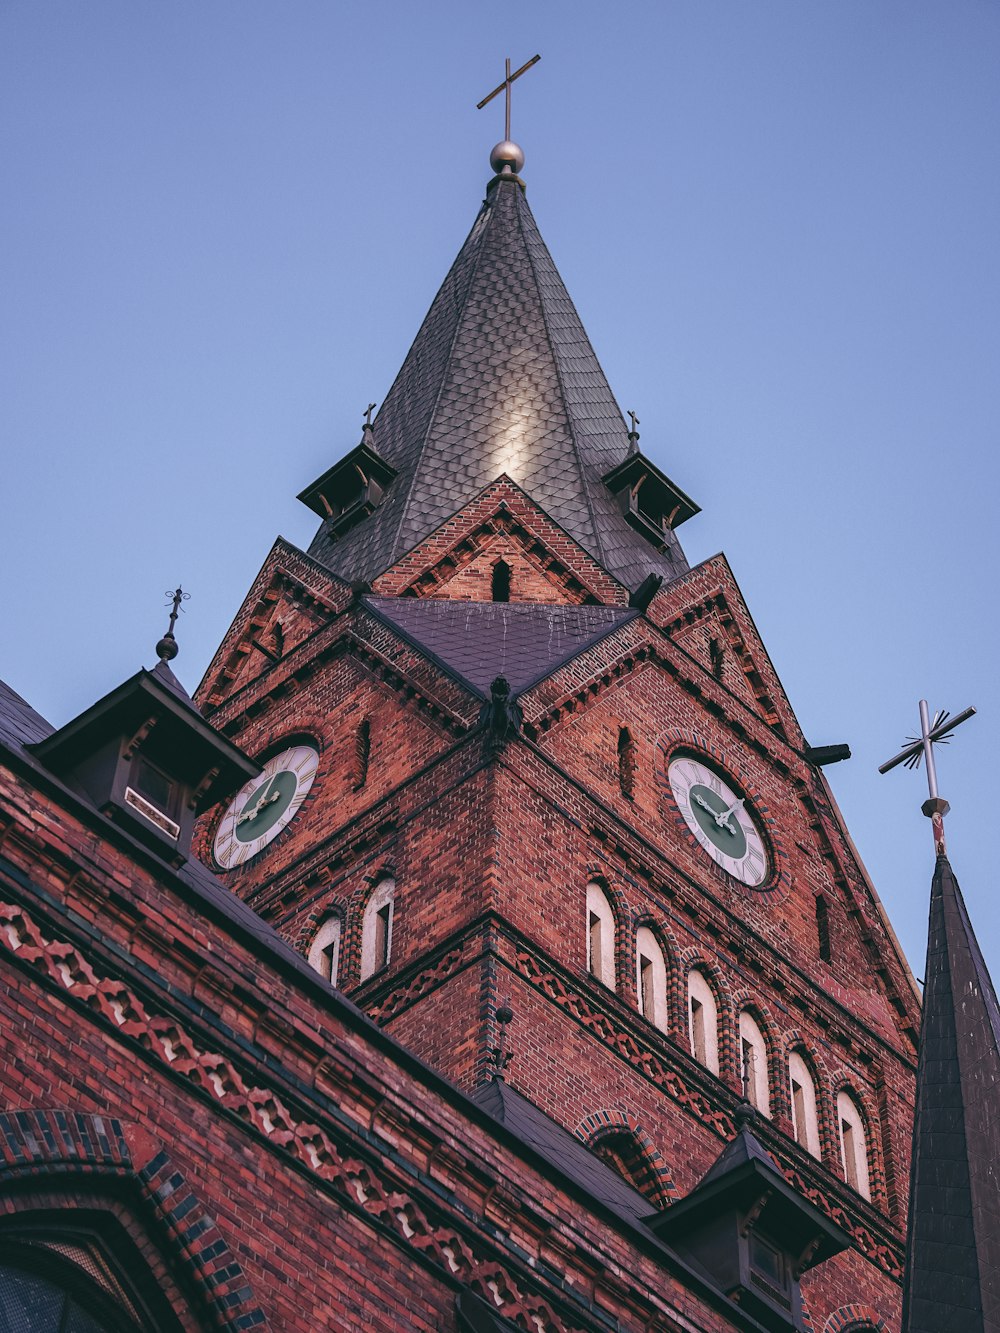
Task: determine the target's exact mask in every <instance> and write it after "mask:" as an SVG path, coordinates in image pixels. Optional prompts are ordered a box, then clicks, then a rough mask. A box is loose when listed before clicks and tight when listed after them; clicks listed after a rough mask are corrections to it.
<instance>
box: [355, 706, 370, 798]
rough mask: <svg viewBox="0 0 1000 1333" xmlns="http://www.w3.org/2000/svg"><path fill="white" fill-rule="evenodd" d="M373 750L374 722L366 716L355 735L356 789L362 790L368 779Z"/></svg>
mask: <svg viewBox="0 0 1000 1333" xmlns="http://www.w3.org/2000/svg"><path fill="white" fill-rule="evenodd" d="M371 752H372V724H371V722H370V721H369V720H368V718H365V719H364V720H363V721H362V722H361V723H359V725H358V729H357V731H356V732H355V735H354V790H355V791H360V790H361V788H362V787H363V786H364V785H365V783H366V782H367V781H368V760H369V758H370V757H371Z"/></svg>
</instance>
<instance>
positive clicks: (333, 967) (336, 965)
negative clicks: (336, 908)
mask: <svg viewBox="0 0 1000 1333" xmlns="http://www.w3.org/2000/svg"><path fill="white" fill-rule="evenodd" d="M342 937H343V923H342V922H341V920H340V917H339V916H328V917H327V918H326V920H325V921H322V922H321V923H320V927H319V929H318V930H317V931H316V934H315V935H314V936H313V942H312V944H310V946H309V953H308V955H307V959H308V963H309V966H310V967H314V968H315V969H316V971H317V972H318V973H319V974H320V976H321V977H323V978H324V980H326V981H329V983H330V985H331V986H336V984H337V977H338V975H339V973H340V944H341V939H342ZM331 949H332V950H333V953H332V955H331V954H330V950H331ZM327 957H329V958H330V967H329V971H328V969H327V967H326V959H327Z"/></svg>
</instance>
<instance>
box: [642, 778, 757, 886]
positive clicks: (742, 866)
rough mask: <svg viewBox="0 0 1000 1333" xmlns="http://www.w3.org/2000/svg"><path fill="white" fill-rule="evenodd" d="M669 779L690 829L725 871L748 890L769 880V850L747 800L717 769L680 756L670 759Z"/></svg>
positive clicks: (675, 798) (671, 788)
mask: <svg viewBox="0 0 1000 1333" xmlns="http://www.w3.org/2000/svg"><path fill="white" fill-rule="evenodd" d="M667 778H668V779H669V782H670V790H671V791H672V792H673V794H674V800H675V801H676V802H677V805H678V807H679V808H680V812H681V814H682V815H683V816H684V819H685V822H686V823H687V826H688V828H689V829H690V830H691V832H692V833H693V834H694V836H695V837H696V838H697V839H698V842H699V843H700V844H701V846H702V847H704V849H705V851H706V852H708V854H709V856H710V857H711V858H712V860H713V861H716V862H717V863H718V864H719V865H720V866H722V868H723V870H725V871H727V872H728V873H729V874H730V875H733V876H734V877H735V878H736V879H738V880H740V881H741V882H742V883H743V884H746V885H749V887H750V888H757V887H759V886H760V885H761V884H763V883H764V881H765V880H766V879H767V877H768V874H769V873H770V871H769V868H768V859H767V850H766V848H765V846H764V841H763V839H762V838H761V836H760V833H759V832H758V829H757V825H756V824H755V823H754V820H753V817H752V816H751V814H750V813H749V811H748V810H747V808H746V800H745V799H744V798H743V797H741V796H737V795H736V793H735V792H734V791H733V790H732V788H730V787H729V786H727V785H726V783H725V782H723V780H722V778H720V777H719V775H718V773H716V772H715V771H714V769H711V768H708V767H707V766H706V765H705V764H702V763H700V762H699V761H698V760H697V759H692V758H690V757H689V756H687V755H682V756H680V757H679V758H677V759H672V760H671V761H670V764H669V766H668V768H667Z"/></svg>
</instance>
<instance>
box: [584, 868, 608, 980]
mask: <svg viewBox="0 0 1000 1333" xmlns="http://www.w3.org/2000/svg"><path fill="white" fill-rule="evenodd" d="M586 934H587V971H588V972H589V973H590V975H591V976H592V977H596V978H597V980H598V981H600V982H603V984H604V985H605V986H607V987H608V989H609V990H614V988H615V914H614V912H613V911H612V909H611V903H610V902H609V901H608V895H607V894H606V893H605V892H604V890H603V889H602V888H601V886H600V884H597V883H596V882H595V881H593V880H591V882H590V883H589V884H588V885H587V930H586ZM595 945H596V946H597V947H596V949H595V947H594V946H595ZM595 954H596V955H597V956H596V957H595Z"/></svg>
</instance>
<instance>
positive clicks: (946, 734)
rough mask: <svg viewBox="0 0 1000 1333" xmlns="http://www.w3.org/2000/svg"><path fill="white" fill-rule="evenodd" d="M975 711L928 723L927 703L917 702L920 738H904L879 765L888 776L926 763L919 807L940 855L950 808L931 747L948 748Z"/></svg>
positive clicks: (944, 714)
mask: <svg viewBox="0 0 1000 1333" xmlns="http://www.w3.org/2000/svg"><path fill="white" fill-rule="evenodd" d="M975 711H976V710H975V709H974V708H966V709H963V711H962V712H961V713H959V714H958V716H957V717H950V716H949V714H948V713H947V712H945V711H943V710H942V711H941V712H939V713H935V715H934V721H933V722H932V721H931V717H930V712H929V710H928V708H927V700H926V699H921V700H920V735H919V736H907V738H906V739H907V740H908V741H909V744H908V745H907V746H906V748H905V749H903V750H900V752H899V754H897V755H896V756H895V757H894V758H893V759H890V760H888V761H887V762H886V763H884V764H880V765H879V770H878V771H879V772H880V773H888V772H889V769H890V768H895V767H896V766H897V765H898V764H905V765H906V767H907V768H919V767H920V761H921V759H923V760H925V761H926V764H927V791H928V796H927V800H926V801H924V803H923V805H922V806H921V807H920V808H921V810H922V811H923V812H924V814H925V815H926V816H927V817H928V819H929V820H930V821H931V828H932V830H933V833H934V848H935V850H936V851H937V853H938V855H939V856H943V855H944V817H945V815H946V814H947V813H948V811H949V809H950V808H951V807H950V806H949V805H948V802H947V801H946V800H944V799H943V798H942V797H941V796H939V795H938V785H937V766H936V764H935V762H934V746H935V745H947V743H948V742H949V741H950V740H951V737H952V733H953V732H954V730H955V728H956V727H960V726H961V725H962V723H963V722H968V720H969V718H970V717H972V716H974V714H975Z"/></svg>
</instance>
